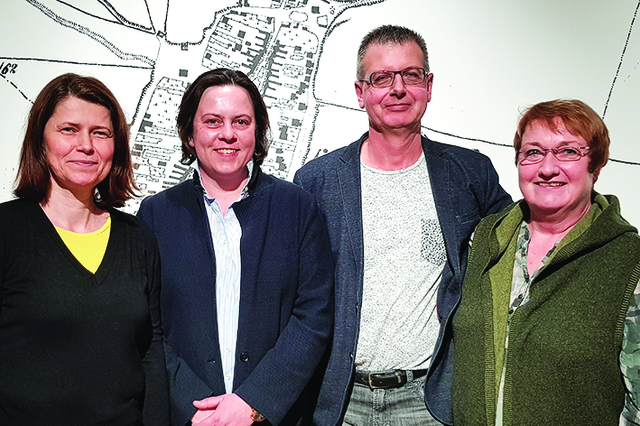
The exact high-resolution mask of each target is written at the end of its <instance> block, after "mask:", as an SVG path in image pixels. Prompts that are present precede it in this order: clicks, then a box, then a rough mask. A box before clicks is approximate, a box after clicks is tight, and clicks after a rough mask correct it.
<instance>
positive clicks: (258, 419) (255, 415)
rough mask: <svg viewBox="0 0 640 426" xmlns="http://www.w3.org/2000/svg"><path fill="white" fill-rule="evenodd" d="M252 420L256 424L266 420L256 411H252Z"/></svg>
mask: <svg viewBox="0 0 640 426" xmlns="http://www.w3.org/2000/svg"><path fill="white" fill-rule="evenodd" d="M251 420H253V421H254V422H261V421H263V420H264V416H263V415H262V414H260V413H258V412H257V411H256V410H255V409H253V408H252V409H251Z"/></svg>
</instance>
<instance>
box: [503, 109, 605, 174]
mask: <svg viewBox="0 0 640 426" xmlns="http://www.w3.org/2000/svg"><path fill="white" fill-rule="evenodd" d="M556 118H559V119H561V120H562V123H563V124H564V126H565V128H566V129H567V131H568V132H569V133H571V134H572V135H575V136H581V137H582V138H583V139H584V140H585V141H587V144H588V146H589V172H591V173H596V172H599V171H600V169H602V168H603V167H604V165H605V164H607V161H608V160H609V145H610V143H611V141H610V140H609V130H608V129H607V126H606V124H604V121H602V118H600V116H599V115H598V114H597V113H596V112H595V111H594V110H593V109H592V108H591V107H590V106H589V105H587V104H585V103H584V102H582V101H579V100H575V99H568V100H567V99H556V100H553V101H547V102H541V103H539V104H536V105H534V106H532V107H529V108H527V109H526V110H525V111H524V112H523V113H522V116H521V117H520V122H519V123H518V129H517V130H516V134H515V136H514V138H513V147H514V148H515V150H516V164H517V163H518V152H519V151H520V148H521V147H522V136H523V135H524V132H525V130H526V129H527V126H529V125H530V124H531V123H532V122H534V121H538V122H540V123H541V124H544V125H545V126H546V127H548V128H549V130H551V131H553V132H557V131H558V125H557V122H556Z"/></svg>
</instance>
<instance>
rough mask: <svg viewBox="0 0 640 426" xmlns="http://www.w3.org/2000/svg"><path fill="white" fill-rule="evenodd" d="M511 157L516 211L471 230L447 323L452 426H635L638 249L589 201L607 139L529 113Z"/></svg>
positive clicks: (579, 112) (561, 112) (571, 118)
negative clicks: (457, 300)
mask: <svg viewBox="0 0 640 426" xmlns="http://www.w3.org/2000/svg"><path fill="white" fill-rule="evenodd" d="M514 147H515V151H516V165H517V167H518V176H519V184H520V190H521V191H522V194H523V196H524V200H521V201H519V202H516V203H514V204H513V205H511V206H509V207H507V208H506V209H505V210H504V211H502V212H501V213H498V214H494V215H492V216H489V217H487V218H485V219H483V220H482V222H480V224H479V225H478V227H477V228H476V231H475V233H474V237H473V247H472V250H471V254H470V258H469V266H468V269H467V273H466V276H465V281H464V284H463V291H462V302H461V304H460V307H459V309H458V312H457V313H456V317H455V319H454V345H455V346H454V351H455V352H454V353H455V358H454V359H455V361H454V380H453V381H454V393H453V397H454V401H453V407H454V422H455V424H456V425H464V426H467V425H505V426H506V425H514V426H525V425H536V426H540V425H554V426H558V425H562V426H570V425H576V426H577V425H580V426H584V425H618V424H620V425H630V424H640V415H639V413H638V401H639V398H638V390H639V389H640V375H639V374H638V371H639V370H640V368H639V366H638V365H639V361H640V345H639V343H640V333H639V330H640V328H639V327H638V325H637V323H638V317H639V315H640V309H639V308H638V306H639V305H640V286H639V279H640V237H638V233H637V230H636V229H635V228H634V227H632V226H631V225H630V224H629V223H628V222H627V221H626V220H624V219H623V218H622V216H621V215H620V207H619V203H618V199H617V198H616V197H615V196H613V195H606V196H603V195H601V194H598V193H597V192H595V190H594V183H595V182H596V180H597V179H598V176H599V174H600V170H601V169H602V167H603V166H604V165H605V163H606V162H607V159H608V156H609V135H608V130H607V128H606V126H605V124H604V122H603V121H602V119H601V118H600V117H599V116H598V115H597V114H596V113H595V111H593V110H592V109H591V108H590V107H589V106H587V105H586V104H584V103H583V102H580V101H577V100H555V101H549V102H543V103H540V104H537V105H534V106H533V107H531V108H529V109H528V110H527V111H525V112H524V114H523V116H522V118H521V120H520V123H519V124H518V129H517V132H516V135H515V138H514Z"/></svg>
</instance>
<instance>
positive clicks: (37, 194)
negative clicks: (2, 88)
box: [14, 73, 138, 209]
mask: <svg viewBox="0 0 640 426" xmlns="http://www.w3.org/2000/svg"><path fill="white" fill-rule="evenodd" d="M69 97H75V98H78V99H82V100H83V101H87V102H91V103H93V104H97V105H101V106H103V107H105V108H106V109H107V110H108V111H109V115H110V117H111V125H112V126H113V132H114V137H113V141H114V151H113V161H112V165H111V170H110V171H109V174H108V175H107V177H106V178H105V179H104V180H103V181H102V182H100V183H98V184H97V185H96V188H95V192H94V196H93V201H94V202H95V204H96V206H97V207H99V208H101V209H108V208H111V207H122V206H124V203H125V201H127V200H129V199H130V198H132V197H133V196H134V195H135V194H134V190H136V189H138V188H137V186H136V184H135V182H134V180H133V168H132V166H131V154H130V152H129V125H128V124H127V120H126V118H125V115H124V112H123V111H122V108H121V107H120V104H119V103H118V101H117V100H116V98H115V96H113V93H111V91H110V90H109V89H108V88H107V86H105V85H104V84H103V83H102V82H101V81H100V80H98V79H96V78H93V77H83V76H80V75H77V74H71V73H69V74H63V75H61V76H59V77H56V78H54V79H53V80H51V81H50V82H49V83H48V84H47V85H46V86H45V87H44V88H43V89H42V91H41V92H40V93H39V94H38V97H37V98H36V100H35V102H34V103H33V106H32V107H31V111H30V112H29V119H28V122H27V130H26V132H25V135H24V140H23V142H22V150H21V151H20V164H19V166H18V176H17V177H16V189H15V190H14V194H15V195H16V196H17V197H19V198H24V199H27V200H30V201H35V202H38V203H39V202H42V201H45V202H46V201H47V199H48V197H49V191H50V189H51V170H50V167H49V162H48V160H47V154H46V150H45V144H44V129H45V126H46V124H47V122H48V121H49V118H51V116H52V115H53V113H54V111H55V109H56V107H57V106H58V104H59V103H60V102H62V101H63V100H65V99H67V98H69Z"/></svg>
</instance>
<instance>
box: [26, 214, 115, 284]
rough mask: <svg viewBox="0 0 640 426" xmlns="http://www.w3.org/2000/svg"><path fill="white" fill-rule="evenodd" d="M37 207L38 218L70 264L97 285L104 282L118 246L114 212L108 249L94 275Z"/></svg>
mask: <svg viewBox="0 0 640 426" xmlns="http://www.w3.org/2000/svg"><path fill="white" fill-rule="evenodd" d="M36 206H37V208H38V216H39V217H40V220H41V221H42V224H43V226H44V229H45V230H46V231H47V233H48V234H49V237H50V238H51V240H52V241H53V243H54V244H55V245H56V247H57V248H58V251H59V252H60V253H61V254H62V255H63V256H64V257H65V258H66V259H67V261H68V262H69V264H70V265H71V266H72V267H73V268H74V269H75V270H76V271H78V272H79V273H80V274H82V275H83V276H85V277H86V278H89V279H92V280H95V282H96V283H99V282H101V281H103V280H104V278H105V277H106V275H107V272H108V270H109V269H110V267H111V262H112V259H113V253H114V250H115V245H116V242H115V239H114V233H115V232H117V229H116V228H117V227H118V223H117V221H116V220H114V215H113V214H112V212H111V211H109V215H110V216H111V232H110V233H109V240H108V242H107V248H106V250H105V253H104V256H103V257H102V261H101V262H100V266H98V269H97V270H96V272H95V273H93V272H91V271H89V270H88V269H87V268H85V267H84V265H82V263H80V261H79V260H78V259H77V258H76V257H75V256H74V255H73V253H72V252H71V250H69V247H67V245H66V244H65V242H64V241H63V240H62V237H61V236H60V234H58V231H56V228H55V226H54V225H53V223H51V220H49V218H48V217H47V214H46V213H45V212H44V210H43V209H42V207H41V206H40V205H39V204H37V205H36Z"/></svg>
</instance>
